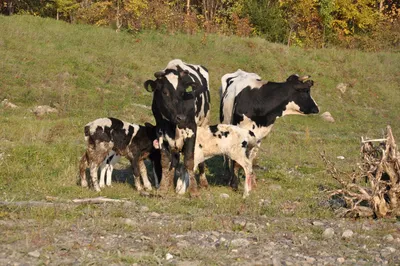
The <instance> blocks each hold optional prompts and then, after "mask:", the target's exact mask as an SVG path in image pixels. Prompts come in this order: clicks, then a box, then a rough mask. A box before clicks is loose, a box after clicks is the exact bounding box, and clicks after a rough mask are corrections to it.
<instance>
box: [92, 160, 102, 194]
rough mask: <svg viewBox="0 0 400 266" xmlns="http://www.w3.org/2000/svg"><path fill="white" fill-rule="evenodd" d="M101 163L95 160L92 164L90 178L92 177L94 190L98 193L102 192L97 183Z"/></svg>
mask: <svg viewBox="0 0 400 266" xmlns="http://www.w3.org/2000/svg"><path fill="white" fill-rule="evenodd" d="M100 163H101V161H100V162H98V161H97V160H93V161H92V162H91V163H90V176H91V177H92V184H93V188H94V190H96V191H97V192H99V191H101V189H100V186H99V183H98V181H97V178H98V177H97V171H98V170H99V165H100Z"/></svg>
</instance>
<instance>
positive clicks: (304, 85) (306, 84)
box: [294, 80, 314, 91]
mask: <svg viewBox="0 0 400 266" xmlns="http://www.w3.org/2000/svg"><path fill="white" fill-rule="evenodd" d="M313 85H314V81H312V80H307V81H305V82H303V83H300V84H296V85H294V89H295V90H296V91H309V90H310V88H311V87H312V86H313Z"/></svg>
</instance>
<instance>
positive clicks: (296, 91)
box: [220, 70, 319, 188]
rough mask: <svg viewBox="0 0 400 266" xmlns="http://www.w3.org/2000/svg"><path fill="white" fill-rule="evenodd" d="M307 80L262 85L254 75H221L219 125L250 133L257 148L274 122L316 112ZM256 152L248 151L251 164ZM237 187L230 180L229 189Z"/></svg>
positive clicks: (234, 182) (245, 73) (234, 180)
mask: <svg viewBox="0 0 400 266" xmlns="http://www.w3.org/2000/svg"><path fill="white" fill-rule="evenodd" d="M308 78H309V76H304V77H299V76H298V75H291V76H290V77H288V78H287V80H286V81H285V82H271V81H262V80H261V78H260V76H258V75H257V74H255V73H248V72H245V71H242V70H238V71H236V72H235V73H229V74H226V75H224V76H223V77H222V78H221V83H222V85H221V90H220V93H221V106H220V121H221V123H224V124H233V125H238V126H240V127H241V128H245V129H249V130H252V131H253V132H254V134H255V135H256V138H257V139H258V140H259V142H258V143H259V145H260V141H261V139H263V138H264V137H266V136H267V135H268V134H269V133H270V131H271V129H272V127H273V125H274V122H275V120H276V119H277V118H279V117H282V116H285V115H289V114H315V113H318V112H319V109H318V105H317V104H316V102H315V101H314V100H313V98H312V97H311V93H310V89H311V87H312V86H313V84H314V82H313V81H312V80H308ZM257 150H258V149H256V148H255V149H253V150H252V154H251V159H252V160H253V159H254V158H255V156H256V154H257ZM237 185H238V179H237V177H236V176H232V177H231V186H233V187H234V188H237Z"/></svg>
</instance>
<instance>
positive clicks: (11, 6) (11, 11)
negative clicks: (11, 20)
mask: <svg viewBox="0 0 400 266" xmlns="http://www.w3.org/2000/svg"><path fill="white" fill-rule="evenodd" d="M7 12H8V15H9V16H11V15H12V14H14V3H13V0H8V1H7Z"/></svg>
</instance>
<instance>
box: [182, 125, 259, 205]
mask: <svg viewBox="0 0 400 266" xmlns="http://www.w3.org/2000/svg"><path fill="white" fill-rule="evenodd" d="M181 134H185V132H182V133H181ZM256 146H257V139H256V138H255V135H254V133H253V132H252V131H251V130H247V129H243V128H240V127H238V126H234V125H224V124H219V125H213V126H209V127H198V128H197V135H196V147H195V152H194V168H193V171H196V170H197V168H198V166H199V165H201V164H202V163H203V162H204V161H205V160H207V159H209V158H212V157H214V156H217V155H226V156H228V157H229V158H230V159H232V160H234V161H236V162H237V163H238V164H239V165H240V166H241V167H242V168H243V169H244V172H245V176H246V181H245V185H244V193H243V197H247V196H248V195H249V191H250V190H251V188H252V186H253V185H254V184H255V182H256V179H255V175H254V173H253V166H252V161H251V160H250V154H251V151H252V149H253V148H254V147H256ZM201 180H203V182H204V180H205V182H207V179H206V177H205V173H204V171H203V172H201V171H200V181H201ZM187 183H189V184H190V181H189V180H187V177H186V176H182V177H181V178H179V179H178V182H177V186H176V190H177V192H178V193H179V194H182V193H184V192H185V191H186V186H187Z"/></svg>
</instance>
